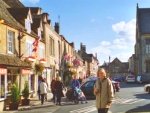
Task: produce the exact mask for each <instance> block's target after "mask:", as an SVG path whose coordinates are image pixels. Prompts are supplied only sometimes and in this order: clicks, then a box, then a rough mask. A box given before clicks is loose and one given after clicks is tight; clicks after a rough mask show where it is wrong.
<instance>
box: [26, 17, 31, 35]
mask: <svg viewBox="0 0 150 113" xmlns="http://www.w3.org/2000/svg"><path fill="white" fill-rule="evenodd" d="M25 28H26V30H27V33H29V34H30V33H31V21H30V20H29V19H25Z"/></svg>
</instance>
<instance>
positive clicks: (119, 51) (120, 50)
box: [91, 19, 136, 65]
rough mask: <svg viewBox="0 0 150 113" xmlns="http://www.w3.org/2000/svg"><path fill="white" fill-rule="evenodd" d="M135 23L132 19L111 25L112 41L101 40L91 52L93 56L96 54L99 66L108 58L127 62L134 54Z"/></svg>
mask: <svg viewBox="0 0 150 113" xmlns="http://www.w3.org/2000/svg"><path fill="white" fill-rule="evenodd" d="M135 23H136V21H135V19H132V20H130V21H128V22H125V21H121V22H118V23H115V24H113V25H112V31H113V32H115V36H114V40H112V41H105V40H103V41H101V42H100V43H99V45H98V46H97V47H94V48H93V49H92V50H91V52H92V53H93V54H94V53H97V55H98V59H99V60H100V64H101V65H102V64H103V62H104V61H106V62H108V61H109V56H110V57H111V60H113V59H114V58H116V57H117V58H119V59H120V60H121V61H124V62H126V61H128V59H129V57H130V56H131V55H132V54H133V53H134V44H135Z"/></svg>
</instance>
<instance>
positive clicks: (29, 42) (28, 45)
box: [26, 41, 33, 56]
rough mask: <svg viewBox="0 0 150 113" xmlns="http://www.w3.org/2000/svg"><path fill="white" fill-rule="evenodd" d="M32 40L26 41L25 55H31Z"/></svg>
mask: <svg viewBox="0 0 150 113" xmlns="http://www.w3.org/2000/svg"><path fill="white" fill-rule="evenodd" d="M32 43H33V42H32V41H26V48H27V50H26V51H27V55H28V56H31V55H32V47H33V45H32Z"/></svg>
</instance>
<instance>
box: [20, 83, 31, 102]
mask: <svg viewBox="0 0 150 113" xmlns="http://www.w3.org/2000/svg"><path fill="white" fill-rule="evenodd" d="M22 96H23V97H24V99H28V97H29V85H28V82H27V81H26V82H25V84H24V89H23V90H22Z"/></svg>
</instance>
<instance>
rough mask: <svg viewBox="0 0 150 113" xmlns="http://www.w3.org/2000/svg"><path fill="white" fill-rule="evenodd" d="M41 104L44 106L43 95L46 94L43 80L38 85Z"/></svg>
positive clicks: (45, 85)
mask: <svg viewBox="0 0 150 113" xmlns="http://www.w3.org/2000/svg"><path fill="white" fill-rule="evenodd" d="M40 94H41V104H44V99H45V95H46V94H47V84H46V82H45V80H44V79H42V81H41V83H40Z"/></svg>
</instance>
